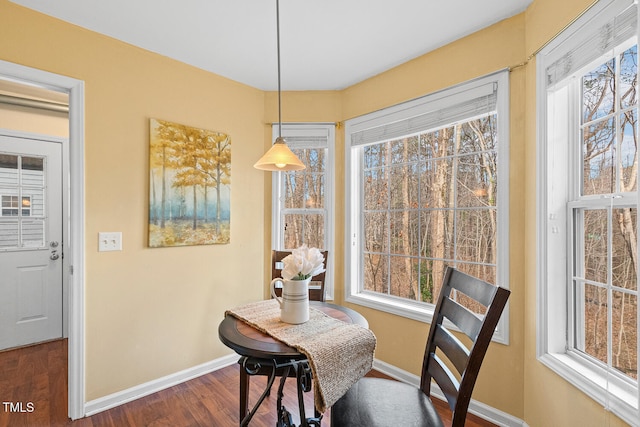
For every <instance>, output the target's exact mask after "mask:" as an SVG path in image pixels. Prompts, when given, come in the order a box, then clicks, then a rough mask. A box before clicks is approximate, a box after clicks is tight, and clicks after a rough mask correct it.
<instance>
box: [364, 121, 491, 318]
mask: <svg viewBox="0 0 640 427" xmlns="http://www.w3.org/2000/svg"><path fill="white" fill-rule="evenodd" d="M496 124H497V115H496V114H495V113H490V114H485V115H482V116H480V117H477V118H474V119H471V120H468V121H464V122H461V123H456V124H453V125H450V126H446V127H442V128H439V129H435V130H430V131H426V132H424V133H420V134H416V135H408V136H406V137H402V138H397V139H393V140H390V141H385V142H381V143H375V144H371V145H367V146H365V147H364V148H363V170H362V174H361V180H362V182H361V186H362V188H363V198H364V200H363V205H362V206H363V212H362V214H363V224H364V239H363V248H364V251H363V254H362V256H363V260H362V262H363V267H364V285H363V286H364V290H365V291H371V292H377V293H382V294H385V295H390V296H394V297H398V298H405V299H410V300H414V301H421V302H426V303H433V302H434V301H435V300H436V298H437V296H438V292H439V290H440V288H441V286H442V284H441V280H442V277H443V274H444V270H445V267H446V266H447V265H452V266H456V267H457V268H459V269H461V270H462V271H466V272H468V273H469V274H473V275H474V276H477V277H480V278H482V279H483V280H486V281H488V282H491V283H495V281H496V262H497V248H496V245H497V220H498V219H497V202H498V200H497V182H498V181H497V126H496ZM459 300H460V302H461V303H463V304H465V305H467V306H469V308H472V309H473V310H475V311H476V312H482V311H483V310H484V309H483V308H482V307H475V306H471V305H470V303H469V302H468V301H465V299H464V296H460V297H459Z"/></svg>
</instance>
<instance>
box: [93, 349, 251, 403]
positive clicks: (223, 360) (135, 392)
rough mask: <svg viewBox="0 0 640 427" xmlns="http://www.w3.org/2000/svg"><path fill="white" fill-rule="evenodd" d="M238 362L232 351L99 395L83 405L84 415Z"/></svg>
mask: <svg viewBox="0 0 640 427" xmlns="http://www.w3.org/2000/svg"><path fill="white" fill-rule="evenodd" d="M234 363H238V355H237V354H235V353H233V354H229V355H228V356H223V357H220V358H218V359H214V360H212V361H210V362H206V363H203V364H201V365H197V366H194V367H192V368H188V369H184V370H182V371H179V372H176V373H173V374H170V375H166V376H164V377H162V378H158V379H155V380H152V381H149V382H146V383H143V384H138V385H137V386H134V387H131V388H128V389H126V390H122V391H119V392H116V393H112V394H109V395H107V396H103V397H100V398H98V399H94V400H91V401H89V402H87V404H86V405H85V408H84V410H85V413H86V416H91V415H95V414H97V413H99V412H102V411H106V410H108V409H111V408H115V407H116V406H120V405H123V404H125V403H128V402H132V401H134V400H137V399H140V398H141V397H145V396H148V395H150V394H153V393H157V392H159V391H161V390H165V389H167V388H169V387H173V386H174V385H177V384H181V383H183V382H186V381H189V380H192V379H194V378H198V377H200V376H202V375H206V374H208V373H211V372H214V371H217V370H218V369H222V368H226V367H227V366H230V365H233V364H234Z"/></svg>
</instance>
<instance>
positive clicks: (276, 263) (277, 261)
mask: <svg viewBox="0 0 640 427" xmlns="http://www.w3.org/2000/svg"><path fill="white" fill-rule="evenodd" d="M320 253H322V256H324V268H325V270H326V269H327V257H328V256H329V251H320ZM290 254H291V251H276V250H272V251H271V280H273V279H275V278H277V277H280V271H281V270H282V260H283V259H284V257H286V256H287V255H290ZM325 275H326V271H323V272H322V273H320V274H318V275H316V276H313V277H312V278H311V282H310V283H309V299H310V300H311V301H324V300H325V290H324V279H325ZM275 292H276V295H278V296H279V297H280V296H282V284H281V283H279V282H278V283H276V286H275Z"/></svg>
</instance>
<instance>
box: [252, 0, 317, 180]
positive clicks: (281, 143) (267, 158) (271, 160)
mask: <svg viewBox="0 0 640 427" xmlns="http://www.w3.org/2000/svg"><path fill="white" fill-rule="evenodd" d="M276 31H277V38H278V137H277V138H276V141H275V142H274V143H273V145H272V146H271V148H270V149H269V151H267V152H266V153H264V156H262V157H261V158H260V160H258V161H257V162H256V164H255V165H253V167H254V168H256V169H261V170H265V171H299V170H302V169H304V168H305V165H304V163H302V162H301V161H300V159H299V158H298V157H297V156H296V155H295V154H293V151H291V150H290V149H289V147H288V146H287V141H285V139H284V138H283V137H282V93H281V92H282V90H281V87H280V0H276Z"/></svg>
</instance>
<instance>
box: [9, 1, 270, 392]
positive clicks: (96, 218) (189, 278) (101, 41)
mask: <svg viewBox="0 0 640 427" xmlns="http://www.w3.org/2000/svg"><path fill="white" fill-rule="evenodd" d="M0 59H1V60H4V61H9V62H13V63H17V64H21V65H25V66H29V67H33V68H37V69H41V70H46V71H50V72H53V73H57V74H61V75H65V76H70V77H73V78H76V79H80V80H83V81H84V82H85V101H86V111H85V113H86V121H85V125H86V131H85V150H86V151H85V166H86V169H85V172H86V180H85V185H86V204H85V209H86V224H85V227H86V228H85V231H86V238H87V240H86V247H85V251H86V283H85V285H86V398H87V400H92V399H96V398H98V397H102V396H105V395H108V394H110V393H114V392H117V391H120V390H124V389H127V388H129V387H132V386H135V385H138V384H141V383H144V382H147V381H151V380H154V379H157V378H159V377H162V376H164V375H167V374H172V373H175V372H178V371H180V370H182V369H187V368H190V367H193V366H196V365H198V364H201V363H204V362H207V361H210V360H212V359H215V358H218V357H221V356H224V355H226V354H229V353H230V350H229V349H228V348H227V347H225V346H224V345H223V344H221V343H220V342H219V341H218V340H217V338H216V337H217V327H218V324H219V322H220V320H221V319H222V317H223V313H224V310H225V309H227V308H230V307H231V306H234V305H238V304H242V303H244V302H248V301H251V300H257V299H260V298H261V297H262V286H263V283H262V282H263V281H262V279H261V278H262V275H263V245H262V239H263V236H264V233H265V230H264V222H263V216H264V215H263V212H264V203H263V199H262V198H261V197H256V194H255V188H262V187H263V185H264V179H265V174H264V172H260V171H258V170H255V169H253V168H252V165H253V162H254V161H255V159H257V158H259V157H260V155H261V154H262V151H263V147H264V143H263V140H264V132H263V127H264V125H263V122H264V93H263V92H262V91H259V90H256V89H254V88H250V87H247V86H244V85H241V84H238V83H236V82H233V81H231V80H227V79H224V78H222V77H219V76H216V75H213V74H211V73H207V72H204V71H202V70H199V69H196V68H194V67H190V66H187V65H184V64H182V63H179V62H177V61H173V60H170V59H168V58H165V57H162V56H159V55H156V54H153V53H150V52H147V51H144V50H141V49H138V48H135V47H132V46H130V45H127V44H125V43H121V42H118V41H115V40H113V39H110V38H108V37H104V36H101V35H98V34H96V33H93V32H90V31H87V30H84V29H82V28H79V27H76V26H73V25H69V24H66V23H64V22H61V21H59V20H56V19H53V18H50V17H47V16H45V15H42V14H39V13H36V12H33V11H31V10H29V9H26V8H22V7H20V6H16V5H15V4H13V3H10V2H9V1H7V0H0ZM150 118H159V119H165V120H171V121H174V122H178V123H183V124H187V125H191V126H196V127H201V128H205V129H210V130H216V131H222V132H226V133H228V134H229V135H230V136H231V138H232V144H233V145H232V194H231V212H232V214H231V243H230V244H229V245H219V246H197V247H179V248H162V249H149V248H148V247H147V218H148V208H147V205H148V185H149V184H148V168H149V162H148V155H149V153H148V151H149V150H148V144H149V142H148V139H149V131H148V128H149V119H150ZM99 231H122V233H123V247H124V250H123V251H122V252H100V253H99V252H98V251H97V246H98V242H97V237H98V232H99Z"/></svg>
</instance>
